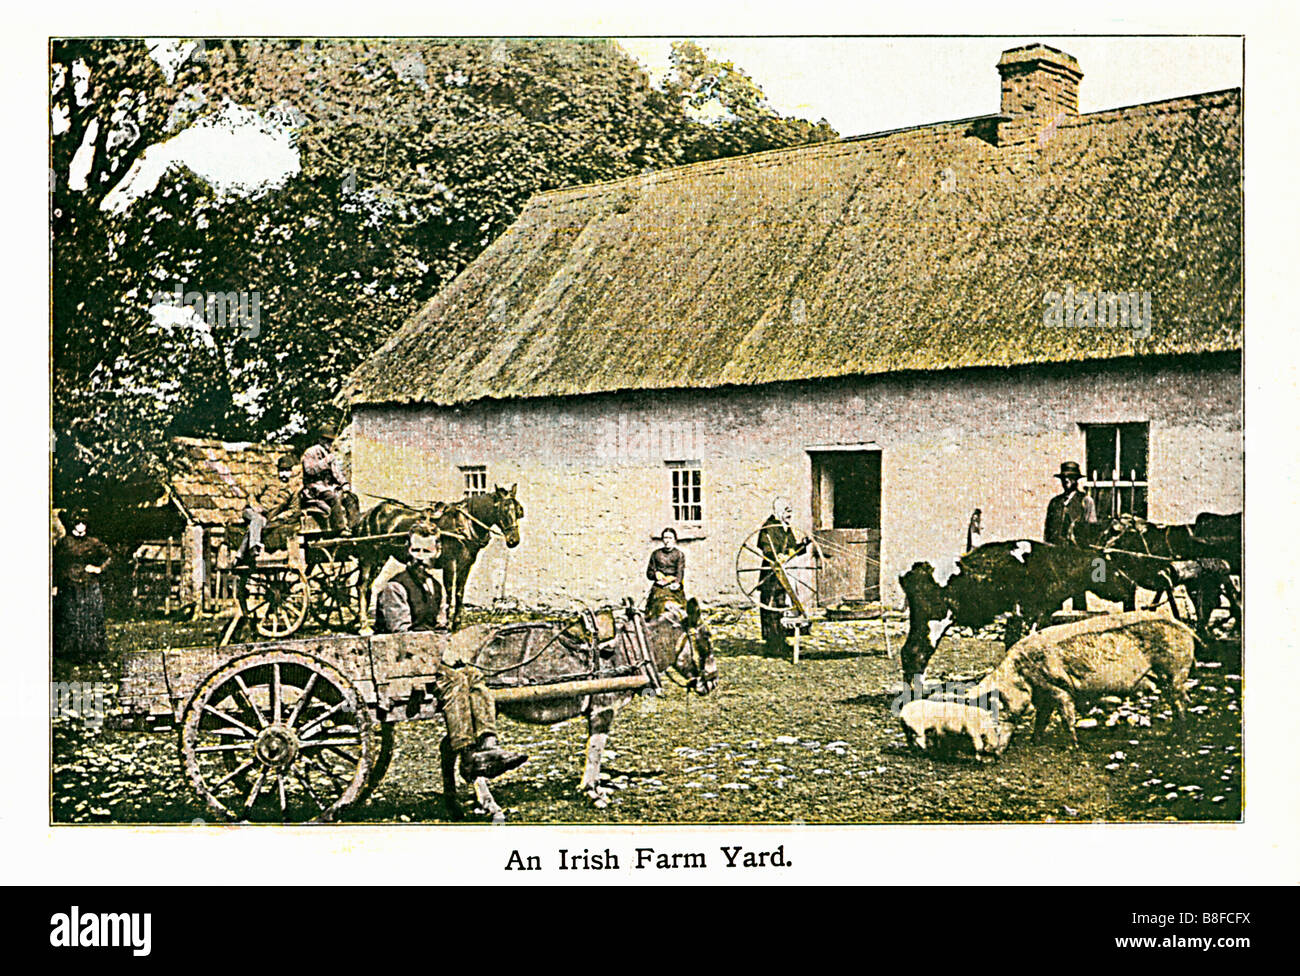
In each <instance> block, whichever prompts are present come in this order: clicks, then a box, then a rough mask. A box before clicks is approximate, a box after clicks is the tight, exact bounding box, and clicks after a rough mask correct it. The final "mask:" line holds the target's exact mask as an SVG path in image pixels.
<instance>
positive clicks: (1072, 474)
mask: <svg viewBox="0 0 1300 976" xmlns="http://www.w3.org/2000/svg"><path fill="white" fill-rule="evenodd" d="M1052 477H1054V478H1082V477H1083V472H1082V471H1080V470H1079V465H1077V464H1076V463H1075V462H1073V461H1062V462H1061V470H1060V471H1058V472H1057V473H1056V474H1054V475H1052Z"/></svg>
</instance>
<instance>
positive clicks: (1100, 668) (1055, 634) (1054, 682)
mask: <svg viewBox="0 0 1300 976" xmlns="http://www.w3.org/2000/svg"><path fill="white" fill-rule="evenodd" d="M1195 646H1196V635H1195V634H1194V633H1193V632H1192V629H1191V628H1190V627H1188V626H1187V625H1186V624H1184V623H1181V622H1179V621H1177V620H1174V619H1172V618H1170V617H1166V616H1163V615H1162V614H1158V613H1152V612H1151V611H1149V610H1136V611H1131V612H1127V613H1112V614H1104V615H1102V616H1098V617H1091V618H1089V619H1087V620H1080V621H1077V622H1075V623H1072V624H1062V625H1060V626H1058V627H1049V628H1047V629H1046V630H1040V631H1039V632H1038V633H1035V634H1030V635H1029V636H1028V637H1026V638H1025V639H1024V640H1022V641H1020V642H1019V643H1018V644H1016V646H1015V647H1013V648H1012V649H1011V652H1010V653H1009V654H1007V656H1006V657H1005V658H1003V659H1002V663H1001V664H999V665H998V666H997V667H996V668H994V669H993V671H991V672H990V673H989V674H988V676H986V677H985V678H984V680H983V681H981V682H979V683H978V684H977V685H975V686H974V687H973V688H970V689H969V690H968V691H967V692H966V695H967V697H968V699H970V700H973V701H979V702H986V701H994V702H995V703H996V708H995V709H994V710H993V714H995V715H996V718H997V721H998V722H1001V723H1006V724H1007V725H1008V726H1009V725H1010V724H1011V723H1013V722H1014V721H1015V719H1016V717H1017V716H1019V715H1021V714H1022V713H1023V712H1024V711H1025V710H1026V709H1027V708H1028V707H1029V706H1030V705H1033V707H1034V739H1035V741H1039V740H1041V739H1042V737H1043V734H1044V733H1045V732H1046V731H1047V725H1048V723H1049V722H1050V721H1051V720H1052V715H1053V714H1054V713H1055V712H1058V711H1059V712H1060V713H1061V721H1062V723H1063V724H1064V725H1065V728H1066V731H1067V732H1068V733H1069V735H1070V742H1071V744H1072V745H1074V746H1075V747H1077V746H1078V745H1079V737H1078V733H1077V732H1076V731H1075V722H1076V721H1077V718H1078V712H1077V709H1076V705H1077V703H1078V701H1079V699H1083V698H1093V697H1098V696H1101V695H1127V694H1130V693H1131V692H1132V691H1133V690H1134V689H1135V688H1136V687H1137V686H1138V684H1139V683H1140V682H1141V681H1142V679H1143V678H1147V677H1150V678H1151V679H1152V680H1153V681H1154V682H1155V684H1156V687H1157V688H1158V689H1159V690H1160V693H1161V695H1163V696H1164V697H1165V698H1166V699H1167V700H1168V701H1169V702H1170V704H1171V705H1172V706H1173V709H1174V715H1175V718H1176V721H1177V724H1178V725H1179V727H1181V726H1182V725H1183V724H1184V723H1185V721H1186V719H1187V708H1188V704H1189V702H1188V698H1187V677H1188V675H1189V674H1190V673H1191V670H1192V664H1193V663H1194V652H1195ZM972 707H974V706H972ZM981 711H982V709H981ZM976 734H979V735H986V734H987V731H986V729H985V728H984V726H983V725H982V724H981V725H980V726H979V728H978V729H976V730H975V731H973V732H972V737H974V735H976Z"/></svg>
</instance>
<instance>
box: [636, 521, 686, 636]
mask: <svg viewBox="0 0 1300 976" xmlns="http://www.w3.org/2000/svg"><path fill="white" fill-rule="evenodd" d="M659 537H660V539H661V540H662V541H663V545H662V546H661V547H660V548H658V549H656V550H655V551H654V552H652V553H650V565H649V566H647V567H646V571H645V575H646V579H648V580H653V581H654V585H653V586H651V587H650V595H649V596H648V597H647V598H646V601H645V613H646V616H647V617H652V618H653V617H660V616H663V612H664V609H665V608H666V607H667V606H668V604H670V603H676V604H678V605H679V606H680V607H681V608H682V609H683V610H684V609H686V590H685V581H686V553H684V552H682V551H681V550H680V549H678V548H677V532H676V530H674V529H672V528H667V529H664V530H663V532H661V533H660V534H659Z"/></svg>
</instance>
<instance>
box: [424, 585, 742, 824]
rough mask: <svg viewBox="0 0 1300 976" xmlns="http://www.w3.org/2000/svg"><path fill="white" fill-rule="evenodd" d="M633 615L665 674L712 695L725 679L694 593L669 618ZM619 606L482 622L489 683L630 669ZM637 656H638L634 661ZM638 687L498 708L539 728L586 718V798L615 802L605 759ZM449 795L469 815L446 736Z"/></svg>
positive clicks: (671, 608) (451, 805)
mask: <svg viewBox="0 0 1300 976" xmlns="http://www.w3.org/2000/svg"><path fill="white" fill-rule="evenodd" d="M618 612H620V613H622V612H626V613H627V614H628V626H629V627H632V626H635V625H636V623H637V618H640V620H641V621H642V630H643V633H644V634H645V640H646V645H647V649H648V651H649V657H650V658H651V659H652V660H653V661H654V666H655V669H656V670H657V672H658V673H659V674H660V675H661V676H668V677H670V678H671V677H672V672H673V671H676V672H677V673H678V674H680V675H681V678H682V680H681V682H680V683H681V684H683V685H684V686H685V688H686V690H687V694H690V693H692V692H694V693H696V694H699V695H707V694H709V693H710V692H711V691H713V689H714V688H716V687H717V684H718V665H717V662H716V661H715V660H714V656H713V640H712V637H711V636H710V635H709V629H708V626H707V625H706V624H705V623H704V622H703V621H702V620H701V614H700V605H699V601H697V600H696V599H694V598H691V599H690V600H689V601H688V602H687V606H686V607H685V608H684V609H683V608H682V607H681V606H680V605H679V604H675V603H674V604H669V605H668V606H667V607H666V608H665V611H664V613H663V615H662V616H659V617H655V618H654V619H652V620H645V619H644V617H643V616H642V614H641V612H640V611H639V610H637V609H634V608H632V607H631V606H630V605H629V606H627V607H626V609H625V610H621V611H618ZM613 614H614V611H603V612H601V613H599V614H593V615H591V617H590V618H589V619H590V620H591V621H592V623H594V626H595V631H596V632H595V633H594V634H593V633H592V626H591V624H587V625H584V624H582V623H576V624H570V625H569V626H567V627H561V626H557V625H556V624H553V623H546V622H543V621H538V622H530V623H523V624H512V625H507V626H505V627H500V628H496V629H495V630H494V629H493V625H490V624H478V625H476V626H478V627H482V628H483V629H484V633H485V635H486V640H485V642H484V643H483V644H482V645H481V646H480V647H479V649H478V651H477V653H476V654H475V655H474V659H473V663H474V666H475V667H476V668H478V669H479V671H481V672H482V673H483V674H484V675H485V676H486V679H487V681H488V684H489V686H490V687H491V686H495V687H503V686H506V685H508V684H512V685H527V684H533V683H540V682H545V681H561V680H565V679H573V678H574V677H575V676H585V675H588V674H591V673H592V672H593V671H595V672H597V674H598V672H599V670H600V669H601V666H602V665H603V666H604V667H605V668H606V669H609V668H613V667H619V666H620V665H621V666H624V667H625V666H626V665H627V663H628V659H627V656H628V654H629V645H628V643H627V641H625V640H619V639H617V637H616V636H615V634H616V632H615V618H614V615H613ZM633 660H635V658H633ZM635 694H637V692H636V691H634V690H633V691H612V692H603V693H600V694H594V695H592V694H588V695H571V696H569V697H567V698H551V699H545V700H540V701H512V702H505V703H502V704H499V705H498V706H497V711H498V712H499V713H500V714H503V715H506V716H508V717H510V718H512V719H514V720H515V721H517V722H527V723H529V724H531V725H551V724H554V723H555V722H562V721H565V720H566V719H571V718H577V717H578V716H580V715H581V716H584V717H585V718H586V719H587V749H586V760H585V762H584V764H583V772H582V779H581V781H580V782H579V784H578V792H579V793H580V794H583V795H585V796H586V797H587V798H588V799H589V800H591V801H592V802H593V803H594V804H595V805H596V806H597V807H598V808H603V807H605V806H606V805H607V804H608V794H609V791H608V790H607V789H602V788H601V786H600V762H601V756H602V754H603V753H604V749H605V742H606V740H607V738H608V736H609V730H610V728H611V726H613V724H614V718H615V715H616V714H617V712H618V710H619V709H620V708H623V707H624V706H625V705H627V704H628V703H629V702H630V701H631V700H632V697H633V695H635ZM440 751H441V759H442V782H443V798H444V800H445V802H446V804H447V810H448V813H449V814H450V815H451V816H452V817H453V818H454V819H460V818H461V817H462V816H463V815H464V813H463V810H462V808H461V805H460V803H459V801H458V800H457V799H456V755H455V753H454V752H453V751H452V750H451V747H450V745H449V744H448V741H447V739H445V738H444V739H443V740H442V745H441V750H440ZM485 782H486V781H478V782H477V783H476V784H475V788H476V791H477V792H478V798H479V800H480V802H481V803H482V804H483V806H484V808H485V809H487V810H488V811H489V812H491V813H493V814H494V819H497V820H500V819H502V817H501V816H500V808H499V807H497V806H496V803H495V801H494V800H493V799H492V797H491V793H490V791H488V790H487V789H486V785H485Z"/></svg>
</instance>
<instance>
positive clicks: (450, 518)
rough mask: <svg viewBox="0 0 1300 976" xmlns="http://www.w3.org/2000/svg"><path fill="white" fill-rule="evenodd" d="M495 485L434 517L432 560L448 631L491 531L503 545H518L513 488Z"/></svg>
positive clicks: (518, 513) (519, 509)
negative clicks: (436, 546)
mask: <svg viewBox="0 0 1300 976" xmlns="http://www.w3.org/2000/svg"><path fill="white" fill-rule="evenodd" d="M518 487H519V486H518V485H517V484H516V485H511V486H510V490H509V491H507V490H506V489H504V488H502V487H501V486H500V485H496V486H495V490H493V491H492V492H489V493H486V494H483V495H471V496H470V497H469V498H466V499H465V500H464V501H460V502H457V503H456V504H455V505H448V506H447V508H446V510H445V511H444V512H443V513H442V515H441V516H440V517H439V518H438V520H437V522H436V524H437V526H438V533H439V537H440V539H441V542H442V554H441V555H439V557H438V560H437V562H435V563H434V565H435V566H437V567H438V568H439V569H440V570H442V588H443V590H444V592H445V595H446V599H447V619H448V621H449V622H450V624H451V629H452V630H457V629H459V627H460V616H461V611H462V610H463V608H464V596H465V582H466V580H468V579H469V571H470V570H471V569H472V568H473V566H474V560H476V559H477V558H478V554H479V553H480V552H482V551H483V550H484V549H485V548H487V545H488V543H489V542H491V541H492V530H493V529H496V530H497V531H498V532H500V533H501V535H502V536H503V537H504V539H505V542H506V548H508V549H513V548H515V547H516V546H517V545H519V522H520V520H521V519H522V518H523V517H524V506H523V505H522V504H520V502H519V501H518V499H516V498H515V489H516V488H518Z"/></svg>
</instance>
